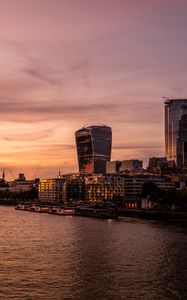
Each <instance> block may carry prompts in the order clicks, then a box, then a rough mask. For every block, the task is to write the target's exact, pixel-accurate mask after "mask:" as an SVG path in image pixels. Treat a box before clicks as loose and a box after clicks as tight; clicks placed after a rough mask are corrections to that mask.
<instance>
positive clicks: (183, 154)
mask: <svg viewBox="0 0 187 300" xmlns="http://www.w3.org/2000/svg"><path fill="white" fill-rule="evenodd" d="M177 165H178V166H180V167H187V114H185V115H183V116H182V118H181V121H180V123H179V134H178V139H177Z"/></svg>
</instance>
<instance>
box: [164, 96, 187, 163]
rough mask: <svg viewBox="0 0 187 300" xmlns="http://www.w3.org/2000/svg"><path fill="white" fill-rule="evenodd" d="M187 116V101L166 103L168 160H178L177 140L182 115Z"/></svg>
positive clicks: (172, 100)
mask: <svg viewBox="0 0 187 300" xmlns="http://www.w3.org/2000/svg"><path fill="white" fill-rule="evenodd" d="M184 114H187V99H167V100H166V101H165V155H166V158H167V160H174V161H175V162H176V160H177V138H178V135H179V123H180V121H181V117H182V115H184Z"/></svg>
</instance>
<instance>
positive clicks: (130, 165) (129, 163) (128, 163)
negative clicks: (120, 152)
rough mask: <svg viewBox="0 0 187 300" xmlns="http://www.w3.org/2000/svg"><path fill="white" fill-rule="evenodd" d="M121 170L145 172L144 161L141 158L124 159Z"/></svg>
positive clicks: (134, 172)
mask: <svg viewBox="0 0 187 300" xmlns="http://www.w3.org/2000/svg"><path fill="white" fill-rule="evenodd" d="M120 172H122V173H132V174H136V173H142V172H143V162H142V161H141V160H139V159H129V160H122V165H121V167H120Z"/></svg>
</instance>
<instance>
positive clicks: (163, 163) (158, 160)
mask: <svg viewBox="0 0 187 300" xmlns="http://www.w3.org/2000/svg"><path fill="white" fill-rule="evenodd" d="M147 170H148V171H149V172H150V173H154V174H162V175H167V174H174V173H176V164H175V161H174V160H170V161H168V160H167V159H166V157H155V156H153V157H151V158H149V165H148V167H147Z"/></svg>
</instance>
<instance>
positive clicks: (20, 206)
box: [15, 203, 30, 211]
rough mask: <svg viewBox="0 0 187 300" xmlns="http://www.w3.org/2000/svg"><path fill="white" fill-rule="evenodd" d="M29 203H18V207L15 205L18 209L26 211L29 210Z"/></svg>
mask: <svg viewBox="0 0 187 300" xmlns="http://www.w3.org/2000/svg"><path fill="white" fill-rule="evenodd" d="M29 207H30V206H29V205H27V204H20V203H19V204H17V205H16V207H15V209H16V210H24V211H27V210H29Z"/></svg>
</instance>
